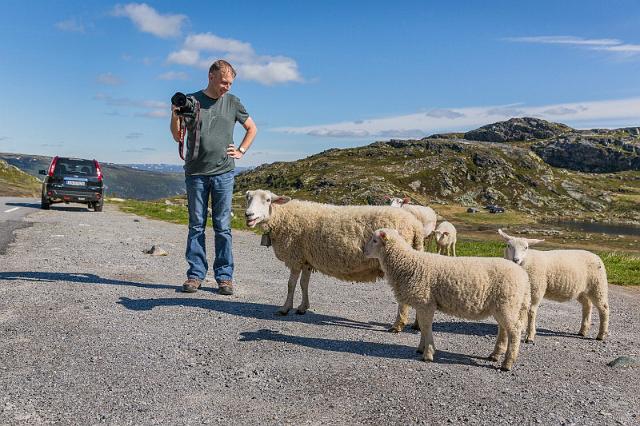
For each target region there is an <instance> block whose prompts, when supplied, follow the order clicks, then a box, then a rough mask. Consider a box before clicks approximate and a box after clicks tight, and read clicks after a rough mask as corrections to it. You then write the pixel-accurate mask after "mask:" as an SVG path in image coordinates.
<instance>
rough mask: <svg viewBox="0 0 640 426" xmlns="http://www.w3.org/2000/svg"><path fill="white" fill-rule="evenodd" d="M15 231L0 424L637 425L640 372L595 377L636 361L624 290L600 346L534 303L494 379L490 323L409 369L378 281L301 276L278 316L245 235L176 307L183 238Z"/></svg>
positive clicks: (37, 221) (83, 221) (452, 337)
mask: <svg viewBox="0 0 640 426" xmlns="http://www.w3.org/2000/svg"><path fill="white" fill-rule="evenodd" d="M56 207H57V208H56ZM26 220H27V221H30V222H33V226H29V227H25V228H22V229H19V230H17V231H16V233H17V238H16V241H15V242H14V243H13V244H11V245H10V246H9V248H8V249H7V252H6V254H5V255H2V256H0V424H43V423H64V424H96V423H102V422H104V423H108V424H156V423H163V424H185V423H188V424H199V423H223V424H257V423H260V424H289V423H292V424H300V423H303V424H353V423H357V424H388V423H394V424H421V423H426V424H434V423H436V424H441V423H454V424H458V423H469V424H510V423H519V424H531V423H542V424H580V425H583V424H629V425H631V424H639V423H640V397H639V395H640V368H611V367H609V366H607V363H608V362H610V361H611V360H613V359H615V358H616V357H618V356H620V355H630V356H633V357H636V358H637V357H638V356H640V349H639V346H638V345H639V343H640V342H639V340H640V309H638V307H639V305H640V292H639V291H637V290H636V289H626V288H623V287H617V286H611V291H610V294H611V295H610V305H611V323H610V331H611V336H610V337H609V339H608V340H607V341H605V342H598V341H596V340H594V339H593V337H595V333H596V331H597V315H595V317H594V320H595V324H594V327H593V329H592V333H591V338H589V339H583V338H580V337H578V336H576V335H575V334H574V333H575V332H577V330H578V328H579V322H580V307H579V305H578V304H577V303H575V302H574V303H566V304H559V303H555V302H550V301H545V302H544V303H543V304H542V306H541V309H540V311H539V314H538V333H539V334H538V337H537V341H536V344H535V345H526V344H523V345H522V347H521V352H520V357H519V359H518V361H517V364H516V366H515V369H514V370H513V371H512V372H501V371H499V370H498V369H497V367H498V364H497V363H492V362H489V361H487V360H485V359H483V357H485V356H487V355H488V354H489V353H490V351H491V349H492V348H493V344H494V340H495V335H496V326H495V324H494V322H493V321H492V320H491V321H490V320H487V321H486V322H468V321H459V320H456V319H453V318H451V317H448V316H445V315H441V314H437V315H436V321H437V323H435V324H434V333H435V339H436V347H437V349H438V352H437V354H436V361H435V362H434V363H424V362H422V361H420V360H419V358H418V354H416V352H415V348H416V346H417V344H418V340H419V336H418V334H416V333H415V332H410V331H409V330H407V332H405V333H402V334H397V335H396V334H390V333H388V332H386V331H385V330H386V327H387V326H388V325H389V324H391V322H392V321H393V319H394V317H395V306H396V305H395V302H394V300H393V296H392V293H391V290H390V289H389V288H388V286H387V285H386V284H385V283H384V282H378V283H376V284H354V283H344V282H340V281H337V280H334V279H332V278H328V277H325V276H322V275H320V274H314V275H312V278H311V285H310V297H311V310H310V311H309V312H308V313H307V314H306V315H295V314H290V315H289V316H287V317H280V316H276V315H274V313H275V311H276V310H277V308H278V307H279V306H280V305H281V304H282V303H283V302H284V298H285V295H286V281H287V277H288V272H287V270H286V268H285V267H284V266H283V265H282V264H281V263H280V262H279V261H278V260H277V259H276V258H275V257H274V255H273V252H272V250H271V249H270V248H265V247H261V246H259V238H258V237H257V236H255V235H254V234H251V233H246V232H237V233H235V234H234V250H235V258H236V268H237V269H236V287H237V289H236V294H235V295H234V296H231V297H229V296H221V295H218V294H217V293H216V292H215V291H213V290H212V287H211V285H210V284H209V285H208V286H207V288H206V289H205V290H204V291H202V290H201V291H199V292H197V293H195V294H183V293H181V292H179V289H180V285H181V283H182V281H183V280H184V271H185V270H186V262H185V260H184V256H183V252H184V242H185V237H186V227H185V226H179V225H173V224H167V223H163V222H158V221H153V220H148V219H144V218H139V217H136V216H133V215H129V214H124V213H121V212H118V211H117V210H116V209H114V207H113V206H109V205H105V211H104V212H103V213H94V212H90V211H87V210H86V209H84V208H81V207H78V208H74V207H67V208H64V207H58V206H54V207H53V208H52V210H50V211H38V212H35V213H33V214H32V215H30V216H29V217H28V218H27V219H26ZM209 242H210V243H212V238H211V235H209ZM154 244H156V245H159V246H161V247H162V248H164V249H165V250H166V251H167V252H168V253H169V255H168V256H164V257H160V256H157V257H155V256H150V255H148V254H144V253H143V250H145V249H149V248H150V247H151V246H152V245H154ZM299 298H300V294H299V289H298V292H297V294H296V302H295V303H296V304H297V303H299ZM294 306H295V304H294Z"/></svg>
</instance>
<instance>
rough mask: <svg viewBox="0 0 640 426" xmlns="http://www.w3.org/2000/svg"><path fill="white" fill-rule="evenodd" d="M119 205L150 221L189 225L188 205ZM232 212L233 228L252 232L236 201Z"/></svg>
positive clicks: (142, 202) (130, 201)
mask: <svg viewBox="0 0 640 426" xmlns="http://www.w3.org/2000/svg"><path fill="white" fill-rule="evenodd" d="M107 201H108V200H107ZM117 205H118V207H119V208H120V210H121V211H123V212H126V213H133V214H136V215H138V216H142V217H146V218H149V219H157V220H162V221H165V222H171V223H177V224H180V225H188V224H189V211H188V210H187V206H186V205H184V206H183V205H180V204H171V205H168V204H165V202H164V201H137V200H125V201H124V202H120V203H117ZM232 211H233V217H232V218H231V228H232V229H241V230H245V231H247V230H250V229H249V228H248V227H247V225H246V223H245V220H244V208H242V207H239V206H236V204H235V200H234V204H233V208H232ZM207 223H208V224H209V226H211V217H209V218H208V219H207Z"/></svg>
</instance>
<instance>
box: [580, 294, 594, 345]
mask: <svg viewBox="0 0 640 426" xmlns="http://www.w3.org/2000/svg"><path fill="white" fill-rule="evenodd" d="M578 302H580V304H582V324H581V325H580V331H579V332H578V334H579V335H581V336H586V335H587V334H588V333H589V329H590V328H591V306H592V303H591V300H589V298H588V297H587V296H586V295H585V294H581V295H580V296H578Z"/></svg>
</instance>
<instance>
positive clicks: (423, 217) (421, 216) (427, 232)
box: [388, 197, 438, 249]
mask: <svg viewBox="0 0 640 426" xmlns="http://www.w3.org/2000/svg"><path fill="white" fill-rule="evenodd" d="M388 200H389V205H390V206H391V207H401V208H403V209H405V210H407V211H408V212H409V213H411V214H412V215H414V216H415V217H416V219H418V220H419V221H420V222H422V226H423V227H424V237H425V238H426V239H427V241H426V244H427V249H428V248H429V246H430V245H431V240H432V239H433V231H434V230H435V229H436V222H437V221H438V214H437V213H436V212H435V211H434V210H433V209H432V208H431V207H428V206H420V205H417V204H411V203H410V200H409V199H408V198H406V197H405V198H398V197H391V198H388Z"/></svg>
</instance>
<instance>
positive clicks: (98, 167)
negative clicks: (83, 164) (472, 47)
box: [93, 160, 102, 182]
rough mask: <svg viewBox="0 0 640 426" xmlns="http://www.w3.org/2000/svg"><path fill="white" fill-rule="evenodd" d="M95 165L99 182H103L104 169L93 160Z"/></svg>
mask: <svg viewBox="0 0 640 426" xmlns="http://www.w3.org/2000/svg"><path fill="white" fill-rule="evenodd" d="M93 163H94V164H95V165H96V173H97V174H98V181H99V182H102V169H101V168H100V163H98V161H97V160H93Z"/></svg>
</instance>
